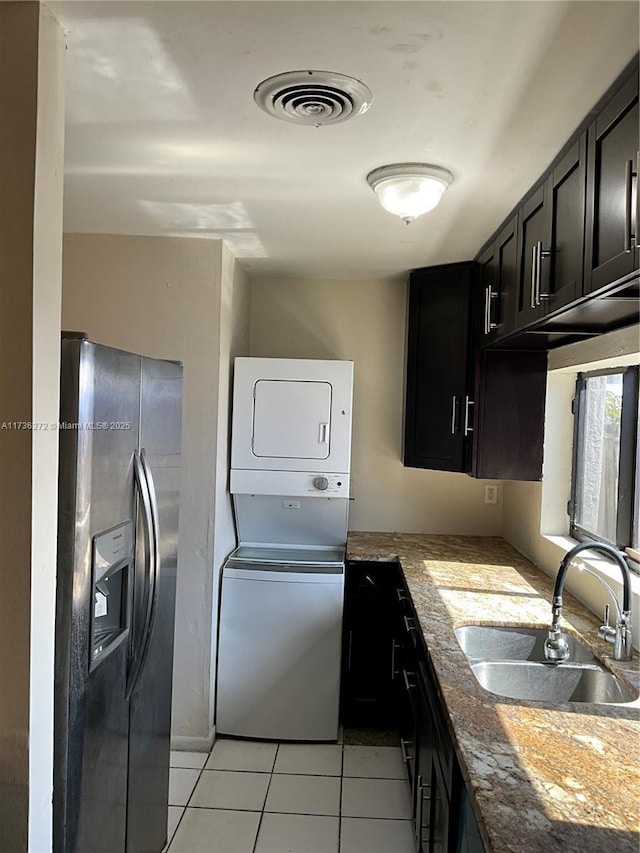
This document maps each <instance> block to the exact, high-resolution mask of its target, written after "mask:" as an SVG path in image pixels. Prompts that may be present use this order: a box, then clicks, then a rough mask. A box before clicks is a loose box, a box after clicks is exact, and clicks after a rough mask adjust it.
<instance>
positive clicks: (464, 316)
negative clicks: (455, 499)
mask: <svg viewBox="0 0 640 853" xmlns="http://www.w3.org/2000/svg"><path fill="white" fill-rule="evenodd" d="M475 270H476V265H475V264H472V263H468V264H467V263H465V264H450V265H447V266H442V267H433V268H431V269H430V270H424V271H420V272H416V273H414V274H413V275H412V276H411V280H410V284H409V322H408V342H407V387H406V411H405V446H404V464H405V465H407V466H410V467H413V468H432V469H435V470H440V471H463V470H464V466H465V460H464V446H465V435H464V433H465V420H466V418H465V415H466V414H467V410H468V407H465V402H466V400H465V395H466V394H467V377H468V375H469V354H470V342H469V337H470V334H469V332H470V310H471V296H472V283H473V280H474V274H475Z"/></svg>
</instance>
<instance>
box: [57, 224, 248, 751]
mask: <svg viewBox="0 0 640 853" xmlns="http://www.w3.org/2000/svg"><path fill="white" fill-rule="evenodd" d="M235 275H236V273H235V259H234V258H233V256H232V255H231V254H230V253H229V252H228V250H227V249H226V248H223V244H222V242H221V241H219V240H199V239H182V238H173V237H122V236H115V235H90V234H68V235H66V236H65V240H64V270H63V281H64V287H63V325H64V327H66V328H73V329H79V330H83V331H86V332H87V333H88V335H89V337H90V338H92V339H93V340H97V341H99V342H101V343H106V344H109V345H111V346H116V347H120V348H122V349H128V350H133V351H139V352H142V353H144V354H145V355H149V356H155V357H159V358H173V359H179V360H181V361H182V362H183V364H184V403H183V456H182V497H181V514H180V544H179V556H178V590H177V601H176V641H175V663H174V691H173V696H174V699H173V736H174V739H175V741H176V742H177V743H179V744H181V745H182V746H189V745H191V746H193V747H194V748H197V747H198V746H204V745H205V744H206V743H209V742H210V740H211V738H212V731H211V726H212V719H213V707H212V705H211V672H212V660H213V659H214V658H213V656H212V649H211V646H212V643H211V637H212V632H215V619H213V618H212V614H213V613H215V606H216V595H217V573H216V572H214V571H213V567H214V565H216V566H217V562H216V561H218V562H219V560H220V555H221V554H222V553H223V552H224V551H225V550H229V549H230V547H233V544H232V542H231V537H232V529H231V530H230V517H231V516H230V511H229V509H228V500H229V499H228V495H226V494H225V491H224V489H223V488H222V487H223V486H224V485H226V479H225V478H226V464H227V463H226V452H227V451H226V441H227V439H226V435H224V434H223V433H224V427H225V425H226V422H227V418H228V373H229V351H230V349H231V347H232V346H241V334H240V332H239V331H238V329H239V328H240V327H241V325H242V324H241V320H240V319H239V318H236V324H237V325H236V326H233V329H234V335H235V336H234V337H233V339H232V337H231V336H230V334H229V331H228V319H229V317H232V316H233V314H234V301H233V293H234V276H235ZM238 287H239V292H240V293H242V282H241V281H240V283H239V285H238ZM243 299H244V296H240V297H239V298H238V300H237V304H236V308H237V307H238V305H239V306H240V307H239V309H238V311H237V313H238V315H240V314H241V313H242V311H243V310H244V311H245V313H246V314H247V316H248V307H247V306H246V304H245V302H243ZM243 306H244V307H243ZM245 325H248V320H246V321H245ZM221 380H222V382H221ZM225 383H226V387H225ZM219 431H221V434H220V435H219Z"/></svg>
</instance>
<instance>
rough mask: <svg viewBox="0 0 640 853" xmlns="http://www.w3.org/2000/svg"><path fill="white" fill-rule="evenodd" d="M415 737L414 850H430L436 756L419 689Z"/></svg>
mask: <svg viewBox="0 0 640 853" xmlns="http://www.w3.org/2000/svg"><path fill="white" fill-rule="evenodd" d="M421 687H422V685H421ZM417 736H418V761H417V767H416V788H415V802H416V805H415V817H414V826H415V834H416V850H417V851H418V853H430V851H431V849H432V820H433V794H434V788H433V786H434V782H435V779H434V776H435V762H436V760H437V759H436V739H435V731H434V728H433V721H432V719H431V715H430V713H429V707H428V704H427V702H426V697H425V696H424V694H423V692H422V690H421V691H420V693H419V699H418V708H417Z"/></svg>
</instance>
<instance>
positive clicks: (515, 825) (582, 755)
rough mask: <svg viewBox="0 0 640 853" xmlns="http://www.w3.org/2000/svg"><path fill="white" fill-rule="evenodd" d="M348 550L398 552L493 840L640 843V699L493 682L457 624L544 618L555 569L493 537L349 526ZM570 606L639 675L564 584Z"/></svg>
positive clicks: (631, 675) (570, 627)
mask: <svg viewBox="0 0 640 853" xmlns="http://www.w3.org/2000/svg"><path fill="white" fill-rule="evenodd" d="M347 559H350V560H375V561H380V562H390V561H399V562H400V566H401V568H402V572H403V574H404V577H405V579H406V582H407V586H408V588H409V592H410V593H411V597H412V600H413V604H414V607H415V610H416V612H417V615H418V618H419V621H420V626H421V628H422V633H423V635H424V638H425V641H426V645H427V647H428V650H429V654H430V655H431V658H432V661H433V665H434V669H435V672H436V676H437V680H438V683H439V689H440V692H441V697H442V699H443V702H444V706H445V710H446V716H447V718H448V724H449V728H450V730H451V734H452V737H453V740H454V744H455V748H456V753H457V755H458V760H459V762H460V766H461V769H462V773H463V776H464V778H465V781H466V783H467V787H468V790H469V794H470V796H471V799H472V801H473V803H474V811H475V813H476V817H477V819H478V823H479V826H480V830H481V832H482V835H483V838H484V841H485V845H486V848H487V851H492V853H502V851H513V853H538V851H539V852H540V853H549V851H557V853H573V851H575V853H604V851H609V850H615V851H630V853H631V852H632V853H638V849H639V842H640V767H639V761H638V759H639V757H640V721H639V718H640V713H639V709H638V707H630V706H624V705H594V704H588V703H567V704H563V705H557V706H552V705H549V704H546V703H542V702H530V701H526V700H520V699H519V700H515V699H506V698H502V697H499V696H496V695H494V694H492V693H488V692H487V691H485V690H484V689H483V688H482V687H481V686H480V685H479V684H478V682H477V681H476V679H475V677H474V675H473V673H472V672H471V669H470V666H469V663H468V661H467V658H466V657H465V655H464V653H463V652H462V650H461V648H460V647H459V645H458V643H457V641H456V638H455V636H454V634H453V631H454V629H455V628H457V627H459V626H461V625H468V624H483V623H484V624H500V623H505V624H509V623H510V624H514V623H515V624H519V625H525V626H544V625H546V624H547V623H548V621H549V618H550V614H551V595H552V591H553V581H552V579H551V578H549V577H548V576H547V575H545V574H544V573H543V572H541V571H540V570H539V569H537V568H536V567H535V566H534V565H533V564H532V563H530V562H529V561H528V560H527V559H526V558H525V557H523V556H522V555H521V554H519V553H518V552H517V551H516V550H515V549H514V548H512V547H511V546H510V545H509V544H508V543H507V542H505V541H504V540H503V539H498V538H492V537H475V536H470V537H458V536H432V535H421V534H415V535H410V534H394V533H350V534H349V540H348V543H347ZM564 616H565V618H564V623H563V624H564V628H565V630H566V631H567V632H568V633H574V634H576V635H577V636H579V637H580V638H581V639H582V640H583V641H584V642H586V643H587V644H588V645H589V646H591V648H592V649H593V651H594V653H595V654H596V655H597V656H598V657H599V658H600V659H601V660H604V662H605V663H606V664H607V665H610V666H611V668H612V669H616V671H617V672H618V674H622V675H623V676H624V677H625V678H626V679H627V680H628V681H629V682H631V683H632V684H635V685H636V686H637V685H638V670H637V663H638V661H637V659H636V660H634V661H633V662H632V663H631V665H630V664H629V663H627V664H622V665H620V664H615V662H611V661H610V659H609V658H608V657H606V656H608V655H610V654H611V650H612V647H611V646H609V645H607V644H605V643H604V642H602V641H600V640H599V639H598V636H597V630H598V626H599V622H598V620H597V619H596V617H595V616H593V614H591V613H590V612H589V611H588V610H587V609H586V608H585V607H583V606H582V605H581V604H580V603H579V602H578V601H576V600H575V599H574V598H572V596H570V595H566V594H565V608H564ZM635 630H636V631H637V630H638V626H636V629H635ZM636 658H637V656H636Z"/></svg>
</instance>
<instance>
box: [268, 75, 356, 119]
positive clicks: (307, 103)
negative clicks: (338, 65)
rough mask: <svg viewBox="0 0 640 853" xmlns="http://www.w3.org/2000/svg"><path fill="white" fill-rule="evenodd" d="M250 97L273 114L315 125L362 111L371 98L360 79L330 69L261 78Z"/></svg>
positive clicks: (277, 116) (351, 115)
mask: <svg viewBox="0 0 640 853" xmlns="http://www.w3.org/2000/svg"><path fill="white" fill-rule="evenodd" d="M253 97H254V100H255V102H256V104H257V105H258V106H259V107H260V108H261V109H263V110H264V111H265V112H267V113H269V115H272V116H274V118H279V119H282V121H292V122H295V123H296V124H312V125H315V126H316V127H319V126H320V125H322V124H337V123H338V122H340V121H346V120H347V119H348V118H352V117H353V116H359V115H362V113H366V111H367V110H368V109H369V107H370V106H371V99H372V95H371V91H370V89H369V88H368V87H367V86H365V85H364V83H362V82H361V81H360V80H356V79H355V77H348V76H347V75H346V74H336V73H335V72H333V71H286V72H285V73H283V74H276V75H275V76H274V77H267V79H266V80H263V81H262V83H260V84H259V85H258V86H257V88H256V90H255V92H254V93H253Z"/></svg>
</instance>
